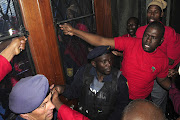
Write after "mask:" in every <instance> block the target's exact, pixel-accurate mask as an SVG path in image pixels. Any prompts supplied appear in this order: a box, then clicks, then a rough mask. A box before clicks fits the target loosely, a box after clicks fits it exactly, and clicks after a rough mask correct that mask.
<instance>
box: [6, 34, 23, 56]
mask: <svg viewBox="0 0 180 120" xmlns="http://www.w3.org/2000/svg"><path fill="white" fill-rule="evenodd" d="M26 40H27V38H26V37H24V36H23V37H17V38H14V39H12V42H11V43H10V45H9V46H10V47H12V48H13V49H14V55H18V54H19V53H20V52H21V51H22V50H24V49H25V44H26Z"/></svg>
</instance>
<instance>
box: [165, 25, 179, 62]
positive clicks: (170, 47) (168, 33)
mask: <svg viewBox="0 0 180 120" xmlns="http://www.w3.org/2000/svg"><path fill="white" fill-rule="evenodd" d="M165 29H166V30H165V34H164V41H165V42H167V56H168V57H169V58H171V59H173V60H176V59H179V57H180V35H179V34H177V33H176V32H175V30H174V29H173V28H171V27H169V26H165Z"/></svg>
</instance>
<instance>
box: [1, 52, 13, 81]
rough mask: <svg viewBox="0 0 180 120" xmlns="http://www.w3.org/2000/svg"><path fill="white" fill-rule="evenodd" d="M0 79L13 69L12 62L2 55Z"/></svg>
mask: <svg viewBox="0 0 180 120" xmlns="http://www.w3.org/2000/svg"><path fill="white" fill-rule="evenodd" d="M0 61H1V62H0V81H1V80H2V79H3V78H4V77H5V76H6V75H7V74H8V73H9V72H10V71H11V70H12V67H11V64H10V63H9V61H7V59H6V58H4V57H3V56H2V55H0Z"/></svg>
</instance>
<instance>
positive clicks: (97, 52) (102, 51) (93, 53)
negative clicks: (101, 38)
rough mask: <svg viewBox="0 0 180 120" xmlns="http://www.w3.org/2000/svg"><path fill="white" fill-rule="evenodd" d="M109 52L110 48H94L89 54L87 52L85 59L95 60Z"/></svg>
mask: <svg viewBox="0 0 180 120" xmlns="http://www.w3.org/2000/svg"><path fill="white" fill-rule="evenodd" d="M110 51H111V46H98V47H95V48H94V49H93V50H92V51H91V52H89V54H88V56H87V59H90V60H91V59H94V58H97V57H99V56H101V55H103V54H105V53H109V52H110Z"/></svg>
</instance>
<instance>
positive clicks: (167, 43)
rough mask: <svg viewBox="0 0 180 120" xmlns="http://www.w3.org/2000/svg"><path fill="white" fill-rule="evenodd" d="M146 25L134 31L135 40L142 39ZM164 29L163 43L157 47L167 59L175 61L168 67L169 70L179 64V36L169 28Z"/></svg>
mask: <svg viewBox="0 0 180 120" xmlns="http://www.w3.org/2000/svg"><path fill="white" fill-rule="evenodd" d="M147 26H148V25H145V26H141V27H139V28H138V29H137V31H136V37H137V38H143V34H144V31H145V29H146V27H147ZM164 27H165V33H164V41H163V43H162V44H161V46H159V49H161V50H162V52H164V53H165V54H166V55H167V56H168V57H169V58H171V59H173V60H175V61H174V64H173V65H171V66H169V68H170V69H172V68H174V67H175V66H176V65H177V63H179V62H180V36H179V34H177V33H176V32H175V30H174V29H173V28H171V27H169V26H164Z"/></svg>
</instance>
